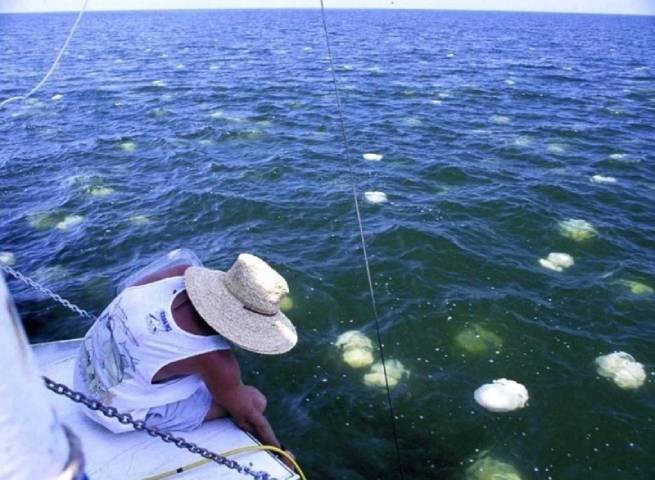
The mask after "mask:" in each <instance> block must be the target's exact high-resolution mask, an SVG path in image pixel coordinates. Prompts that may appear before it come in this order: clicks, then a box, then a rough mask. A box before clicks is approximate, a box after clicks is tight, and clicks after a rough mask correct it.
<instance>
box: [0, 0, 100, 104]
mask: <svg viewBox="0 0 655 480" xmlns="http://www.w3.org/2000/svg"><path fill="white" fill-rule="evenodd" d="M88 3H89V0H84V3H83V4H82V9H81V10H80V13H78V14H77V18H76V19H75V23H74V24H73V27H72V28H71V30H70V32H69V33H68V37H66V41H65V42H64V44H63V45H62V47H61V48H60V49H59V53H58V54H57V57H56V58H55V61H54V62H53V64H52V66H51V67H50V70H48V72H47V73H46V74H45V76H44V77H43V78H42V79H41V81H40V82H39V83H37V84H36V86H35V87H34V88H32V90H30V91H29V92H27V93H26V94H25V95H18V96H16V97H10V98H8V99H6V100H3V101H2V102H0V108H2V107H4V106H5V105H7V104H8V103H10V102H15V101H17V100H22V101H25V100H27V99H28V98H30V97H31V96H32V95H34V94H35V93H36V92H38V91H39V90H40V89H41V87H43V85H45V82H47V81H48V79H49V78H50V76H51V75H52V74H53V73H54V71H55V70H56V69H57V65H59V61H60V60H61V57H62V56H63V55H64V52H65V51H66V47H68V44H69V42H70V41H71V38H73V34H75V30H77V25H78V24H79V23H80V20H82V17H83V16H84V12H85V11H86V6H87V4H88Z"/></svg>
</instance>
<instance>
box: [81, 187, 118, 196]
mask: <svg viewBox="0 0 655 480" xmlns="http://www.w3.org/2000/svg"><path fill="white" fill-rule="evenodd" d="M114 192H115V190H114V189H113V188H111V187H105V186H103V185H93V186H91V187H87V189H86V193H88V194H89V195H91V196H92V197H106V196H108V195H111V194H112V193H114Z"/></svg>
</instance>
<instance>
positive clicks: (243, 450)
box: [143, 445, 307, 480]
mask: <svg viewBox="0 0 655 480" xmlns="http://www.w3.org/2000/svg"><path fill="white" fill-rule="evenodd" d="M262 450H268V451H271V452H275V453H278V454H280V455H282V456H284V457H285V458H286V459H287V460H289V461H290V462H291V464H292V465H293V467H294V468H295V469H296V472H298V475H300V478H301V479H302V480H307V477H305V473H304V472H303V471H302V469H301V468H300V465H298V462H296V460H295V459H294V458H293V457H292V456H291V455H289V453H288V452H286V451H284V450H282V449H281V448H277V447H274V446H273V445H251V446H248V447H241V448H235V449H234V450H229V451H227V452H224V453H222V454H221V455H222V456H223V457H231V456H233V455H238V454H240V453H246V452H257V451H262ZM208 463H211V460H208V459H206V458H204V459H202V460H198V461H196V462H193V463H189V464H188V465H184V466H183V467H178V468H176V469H174V470H168V471H166V472H162V473H159V474H157V475H153V476H152V477H146V478H144V479H143V480H161V479H163V478H169V477H172V476H175V475H177V474H180V473H183V472H188V471H189V470H191V469H193V468H197V467H201V466H203V465H206V464H208Z"/></svg>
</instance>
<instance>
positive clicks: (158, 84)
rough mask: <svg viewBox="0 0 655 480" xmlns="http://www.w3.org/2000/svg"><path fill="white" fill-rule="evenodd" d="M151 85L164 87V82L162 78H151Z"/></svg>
mask: <svg viewBox="0 0 655 480" xmlns="http://www.w3.org/2000/svg"><path fill="white" fill-rule="evenodd" d="M152 86H153V87H165V86H166V82H165V81H164V80H153V81H152Z"/></svg>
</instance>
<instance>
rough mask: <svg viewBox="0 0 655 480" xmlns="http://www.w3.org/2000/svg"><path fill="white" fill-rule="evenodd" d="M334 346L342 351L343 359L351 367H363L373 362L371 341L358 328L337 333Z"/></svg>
mask: <svg viewBox="0 0 655 480" xmlns="http://www.w3.org/2000/svg"><path fill="white" fill-rule="evenodd" d="M335 346H336V347H337V348H339V349H341V350H342V351H343V361H344V362H345V363H347V364H348V365H349V366H351V367H352V368H363V367H367V366H369V365H370V364H372V363H373V342H372V341H371V339H370V338H368V337H367V336H366V335H365V334H363V333H362V332H360V331H358V330H349V331H347V332H344V333H342V334H341V335H339V337H338V338H337V341H336V342H335Z"/></svg>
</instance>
